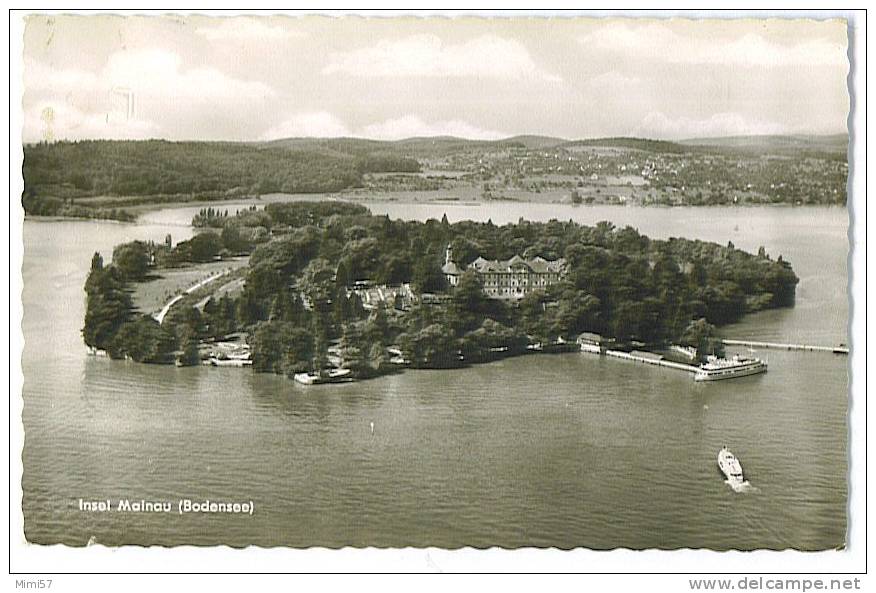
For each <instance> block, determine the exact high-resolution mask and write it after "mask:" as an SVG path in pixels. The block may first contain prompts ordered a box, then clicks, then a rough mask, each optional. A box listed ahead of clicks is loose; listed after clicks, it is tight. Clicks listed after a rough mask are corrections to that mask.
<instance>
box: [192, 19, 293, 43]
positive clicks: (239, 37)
mask: <svg viewBox="0 0 876 593" xmlns="http://www.w3.org/2000/svg"><path fill="white" fill-rule="evenodd" d="M216 20H217V21H218V23H219V24H218V25H215V26H209V27H198V28H197V29H195V33H197V34H198V35H200V36H201V37H204V38H205V39H208V40H210V41H244V42H245V41H279V40H281V39H289V38H298V37H304V36H305V33H303V32H301V31H296V30H293V29H287V28H285V27H281V26H280V25H269V24H267V22H266V19H264V18H262V19H259V18H251V17H234V18H223V19H216Z"/></svg>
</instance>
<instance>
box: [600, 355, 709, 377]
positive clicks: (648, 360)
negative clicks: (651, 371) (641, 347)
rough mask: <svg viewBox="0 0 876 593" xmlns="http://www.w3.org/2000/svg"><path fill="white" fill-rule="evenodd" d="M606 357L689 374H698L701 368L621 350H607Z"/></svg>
mask: <svg viewBox="0 0 876 593" xmlns="http://www.w3.org/2000/svg"><path fill="white" fill-rule="evenodd" d="M605 355H606V356H613V357H614V358H623V359H624V360H632V361H634V362H642V363H645V364H652V365H654V366H660V367H666V368H669V369H675V370H678V371H685V372H687V373H696V372H697V371H698V370H699V367H695V366H693V365H691V364H683V363H680V362H672V361H671V360H666V359H664V358H662V357H657V356H653V357H651V356H641V355H637V354H631V353H629V352H622V351H620V350H606V351H605Z"/></svg>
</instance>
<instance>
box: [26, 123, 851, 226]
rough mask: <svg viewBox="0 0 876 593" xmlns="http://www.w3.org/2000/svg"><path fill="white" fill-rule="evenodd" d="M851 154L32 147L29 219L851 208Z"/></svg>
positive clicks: (422, 145) (635, 147)
mask: <svg viewBox="0 0 876 593" xmlns="http://www.w3.org/2000/svg"><path fill="white" fill-rule="evenodd" d="M847 145H848V137H847V136H846V135H836V136H762V137H760V136H754V137H739V138H715V139H702V140H691V141H686V142H667V141H657V140H645V139H637V138H605V139H597V140H579V141H566V140H562V139H558V138H548V137H541V136H518V137H514V138H509V139H507V140H500V141H477V140H463V139H458V138H449V137H437V138H413V139H409V140H400V141H396V142H382V141H373V140H362V139H354V138H337V139H314V138H298V139H288V140H277V141H272V142H264V143H228V142H226V143H206V142H167V141H161V140H147V141H83V142H54V143H40V144H30V145H26V146H25V147H24V153H25V161H24V180H25V190H24V194H23V196H22V204H23V206H24V209H25V212H26V213H27V214H29V215H50V216H71V217H81V218H115V219H118V220H133V219H134V218H136V216H137V215H138V213H139V212H140V211H142V210H143V209H144V208H145V209H148V208H150V207H156V206H164V205H168V204H174V203H189V202H205V201H217V200H231V199H233V200H240V199H257V198H259V197H260V196H263V195H267V194H277V193H284V194H312V195H325V196H330V197H335V198H341V199H345V200H351V201H367V200H392V201H411V202H420V201H460V202H484V201H526V202H547V203H567V204H582V205H587V204H614V205H639V206H711V205H743V204H789V205H812V204H822V205H824V204H833V205H844V204H845V203H846V199H847V195H846V182H847V178H848V161H847V157H846V153H847Z"/></svg>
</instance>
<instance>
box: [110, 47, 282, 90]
mask: <svg viewBox="0 0 876 593" xmlns="http://www.w3.org/2000/svg"><path fill="white" fill-rule="evenodd" d="M181 62H182V60H181V58H180V57H179V55H177V54H176V53H174V52H170V51H166V50H162V49H145V50H137V51H121V52H117V53H115V54H113V55H111V56H110V58H109V60H108V61H107V65H106V68H105V69H104V71H103V74H102V76H101V79H102V81H103V82H105V83H106V84H107V85H108V86H110V87H116V86H124V87H128V88H131V89H132V90H133V91H134V92H135V93H138V94H141V95H152V96H158V97H162V98H166V99H169V100H170V101H171V102H174V101H176V102H178V101H180V100H187V101H190V100H196V101H199V102H201V101H204V102H207V101H209V102H215V101H223V100H232V101H235V102H242V101H254V100H258V99H261V98H264V97H271V96H273V95H274V94H275V92H274V90H273V89H272V88H271V87H269V86H268V85H266V84H264V83H262V82H254V81H245V80H238V79H235V78H231V77H229V76H227V75H226V74H224V73H223V72H221V71H220V70H217V69H215V68H191V69H188V70H183V69H182V68H181Z"/></svg>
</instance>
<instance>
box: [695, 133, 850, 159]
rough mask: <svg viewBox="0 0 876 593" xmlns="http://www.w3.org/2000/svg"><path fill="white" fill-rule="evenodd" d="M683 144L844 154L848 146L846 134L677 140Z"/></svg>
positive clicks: (767, 151)
mask: <svg viewBox="0 0 876 593" xmlns="http://www.w3.org/2000/svg"><path fill="white" fill-rule="evenodd" d="M679 143H680V144H683V145H685V146H698V147H708V148H716V149H739V150H752V151H760V152H764V153H769V152H800V151H815V152H828V153H838V154H846V153H847V152H848V147H849V136H848V134H831V135H826V136H806V135H793V136H778V135H773V136H725V137H718V138H691V139H688V140H681V141H680V142H679Z"/></svg>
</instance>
